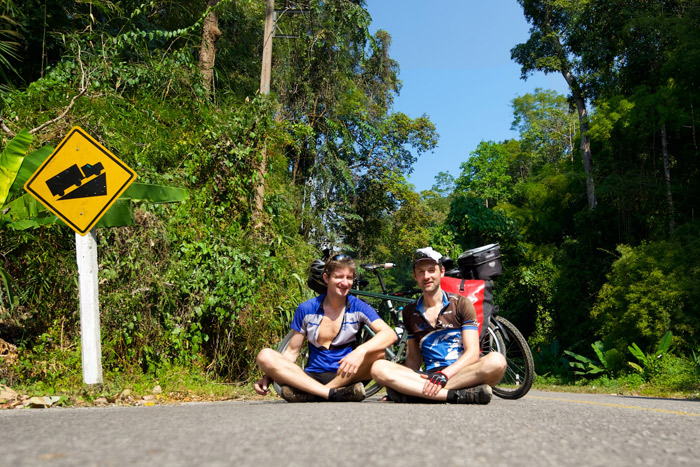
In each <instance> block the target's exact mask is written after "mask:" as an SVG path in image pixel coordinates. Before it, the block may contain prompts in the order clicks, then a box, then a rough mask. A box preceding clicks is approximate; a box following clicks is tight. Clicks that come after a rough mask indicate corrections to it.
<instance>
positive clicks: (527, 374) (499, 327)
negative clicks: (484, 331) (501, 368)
mask: <svg viewBox="0 0 700 467" xmlns="http://www.w3.org/2000/svg"><path fill="white" fill-rule="evenodd" d="M492 319H494V320H495V321H496V322H497V323H491V324H490V325H489V330H491V329H493V331H494V334H495V335H496V338H497V339H496V340H497V344H499V343H503V350H504V351H503V352H501V353H502V354H503V355H504V356H505V357H506V361H507V363H508V367H507V368H506V373H505V375H503V379H502V380H501V382H500V383H498V384H497V385H496V386H494V388H493V393H494V394H496V395H497V396H498V397H501V398H503V399H520V398H521V397H523V396H524V395H525V394H527V392H528V391H529V390H530V388H531V387H532V382H533V381H534V379H535V363H534V361H533V359H532V352H531V351H530V346H529V345H528V344H527V341H526V340H525V338H524V337H523V335H522V334H521V333H520V331H518V328H516V327H515V326H514V325H513V323H511V322H510V321H508V320H507V319H505V318H503V317H501V316H495V317H494V318H492Z"/></svg>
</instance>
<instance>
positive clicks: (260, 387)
mask: <svg viewBox="0 0 700 467" xmlns="http://www.w3.org/2000/svg"><path fill="white" fill-rule="evenodd" d="M271 382H272V378H270V377H269V376H267V375H265V376H263V377H262V378H260V379H259V380H257V381H256V382H255V385H254V386H253V388H254V389H255V392H257V393H258V394H260V395H261V396H267V395H268V394H270V388H269V386H270V383H271Z"/></svg>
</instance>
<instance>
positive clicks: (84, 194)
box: [24, 126, 136, 384]
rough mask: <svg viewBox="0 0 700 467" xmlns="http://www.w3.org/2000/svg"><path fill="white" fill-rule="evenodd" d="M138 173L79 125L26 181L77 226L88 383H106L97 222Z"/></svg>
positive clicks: (50, 206)
mask: <svg viewBox="0 0 700 467" xmlns="http://www.w3.org/2000/svg"><path fill="white" fill-rule="evenodd" d="M135 178H136V172H134V171H133V170H131V168H129V167H128V166H127V165H126V164H125V163H124V162H122V161H121V160H119V158H118V157H117V156H115V155H114V154H112V153H111V152H109V150H108V149H107V148H105V147H104V146H102V145H101V144H100V143H99V142H98V141H97V140H95V138H93V137H92V136H90V135H89V134H87V133H86V132H85V131H84V130H83V129H82V128H80V127H77V126H76V127H74V128H73V129H72V130H71V131H70V132H69V133H68V135H66V137H65V138H63V141H61V144H59V145H58V148H56V150H55V151H54V152H53V153H52V154H51V155H50V156H49V157H47V158H46V160H45V161H44V162H43V163H42V164H41V166H39V168H38V169H37V170H36V171H35V172H34V174H33V175H32V176H31V177H30V178H29V180H27V183H25V184H24V189H25V190H27V191H28V192H29V193H31V194H32V196H34V197H35V198H36V199H37V200H39V202H41V204H43V205H44V206H46V208H47V209H48V210H49V211H51V212H52V213H54V214H55V215H56V216H58V217H59V218H60V219H61V220H62V221H63V222H65V223H66V225H68V226H69V227H70V228H71V229H73V230H75V255H76V260H77V262H78V276H79V278H78V281H79V287H80V332H81V341H82V356H83V381H84V382H85V383H86V384H101V383H102V346H101V345H100V301H99V297H98V293H97V235H95V225H97V222H98V221H99V220H100V218H101V217H102V216H103V215H104V214H105V213H106V212H107V211H108V210H109V208H110V207H111V206H112V205H113V204H114V203H115V202H116V201H117V199H119V197H120V196H121V195H122V194H123V193H124V192H125V191H126V189H127V188H128V187H129V185H131V183H132V182H133V181H134V179H135Z"/></svg>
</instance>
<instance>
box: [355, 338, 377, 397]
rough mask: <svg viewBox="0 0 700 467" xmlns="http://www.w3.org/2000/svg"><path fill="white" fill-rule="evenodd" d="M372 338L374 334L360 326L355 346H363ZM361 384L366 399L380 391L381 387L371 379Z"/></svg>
mask: <svg viewBox="0 0 700 467" xmlns="http://www.w3.org/2000/svg"><path fill="white" fill-rule="evenodd" d="M372 337H374V333H373V332H372V330H371V329H369V328H368V327H367V326H362V330H360V334H359V336H358V339H357V345H360V344H363V343H364V342H366V341H368V340H369V339H371V338H372ZM363 383H364V385H365V394H367V397H371V396H373V395H375V394H376V393H378V392H379V390H380V389H382V385H381V384H379V383H377V382H376V381H375V380H373V379H372V380H369V381H363Z"/></svg>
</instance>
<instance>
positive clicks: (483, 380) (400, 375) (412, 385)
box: [371, 352, 506, 401]
mask: <svg viewBox="0 0 700 467" xmlns="http://www.w3.org/2000/svg"><path fill="white" fill-rule="evenodd" d="M505 370H506V360H505V358H504V357H503V355H501V354H499V353H496V352H493V353H490V354H487V355H485V356H483V357H481V358H480V359H479V360H478V361H477V362H475V363H474V364H472V365H469V366H467V367H466V368H463V369H462V370H461V371H460V372H459V373H457V374H456V375H454V376H453V377H452V378H450V380H449V381H448V382H447V384H446V385H445V387H444V388H443V389H441V390H440V391H439V392H438V393H437V394H436V395H435V396H427V395H426V394H424V393H423V387H424V386H425V378H422V377H421V375H420V374H418V373H416V372H415V371H413V370H411V369H410V368H407V367H405V366H402V365H399V364H396V363H393V362H389V361H381V360H380V361H377V362H375V363H374V365H372V371H371V374H372V377H373V378H374V380H375V381H377V382H379V383H380V384H382V385H383V386H387V387H390V388H392V389H395V390H396V391H398V392H400V393H402V394H406V395H408V396H414V397H421V398H423V399H430V400H439V401H445V400H447V395H448V390H450V389H464V388H471V387H475V386H478V385H480V384H488V385H489V386H492V387H493V386H495V385H496V384H498V382H499V381H500V380H501V378H502V377H503V374H504V373H505Z"/></svg>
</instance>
